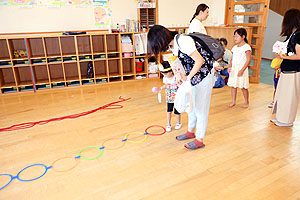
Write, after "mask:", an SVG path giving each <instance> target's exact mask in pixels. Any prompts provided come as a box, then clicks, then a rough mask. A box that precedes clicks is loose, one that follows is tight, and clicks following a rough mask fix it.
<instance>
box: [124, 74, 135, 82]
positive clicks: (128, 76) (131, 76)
mask: <svg viewBox="0 0 300 200" xmlns="http://www.w3.org/2000/svg"><path fill="white" fill-rule="evenodd" d="M123 80H124V81H127V80H135V78H134V76H133V75H125V76H123Z"/></svg>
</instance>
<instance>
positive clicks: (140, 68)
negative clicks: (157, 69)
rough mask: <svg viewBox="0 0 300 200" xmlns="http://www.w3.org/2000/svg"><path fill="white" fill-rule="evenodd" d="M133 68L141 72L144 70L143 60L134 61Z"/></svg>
mask: <svg viewBox="0 0 300 200" xmlns="http://www.w3.org/2000/svg"><path fill="white" fill-rule="evenodd" d="M135 70H136V71H137V72H142V71H143V70H144V62H135Z"/></svg>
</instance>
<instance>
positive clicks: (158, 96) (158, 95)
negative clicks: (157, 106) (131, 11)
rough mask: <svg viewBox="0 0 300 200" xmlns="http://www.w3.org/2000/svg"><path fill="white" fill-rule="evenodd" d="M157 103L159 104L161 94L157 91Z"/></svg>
mask: <svg viewBox="0 0 300 200" xmlns="http://www.w3.org/2000/svg"><path fill="white" fill-rule="evenodd" d="M157 99H158V103H161V92H160V91H159V92H158V94H157Z"/></svg>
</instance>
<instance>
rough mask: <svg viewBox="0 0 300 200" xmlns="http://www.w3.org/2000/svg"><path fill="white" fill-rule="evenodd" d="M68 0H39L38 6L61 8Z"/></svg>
mask: <svg viewBox="0 0 300 200" xmlns="http://www.w3.org/2000/svg"><path fill="white" fill-rule="evenodd" d="M66 3H67V2H66V0H38V3H37V4H38V5H41V6H48V7H59V6H63V5H66Z"/></svg>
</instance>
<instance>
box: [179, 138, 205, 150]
mask: <svg viewBox="0 0 300 200" xmlns="http://www.w3.org/2000/svg"><path fill="white" fill-rule="evenodd" d="M184 147H185V148H187V149H190V150H195V149H200V148H203V147H205V144H203V142H200V141H199V140H196V139H195V140H194V141H192V142H189V143H187V144H185V145H184Z"/></svg>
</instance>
